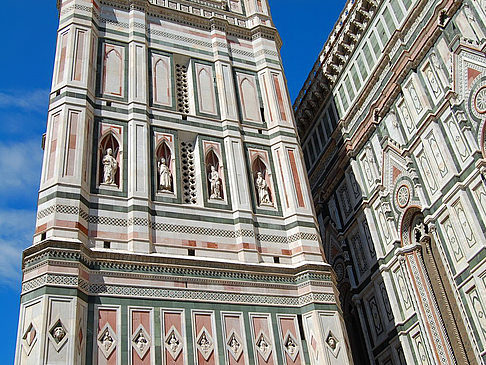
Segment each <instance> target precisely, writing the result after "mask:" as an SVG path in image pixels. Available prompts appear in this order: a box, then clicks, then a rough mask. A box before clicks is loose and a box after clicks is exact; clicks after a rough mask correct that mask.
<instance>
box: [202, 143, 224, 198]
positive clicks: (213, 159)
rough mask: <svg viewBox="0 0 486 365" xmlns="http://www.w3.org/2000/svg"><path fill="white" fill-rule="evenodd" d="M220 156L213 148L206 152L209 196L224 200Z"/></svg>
mask: <svg viewBox="0 0 486 365" xmlns="http://www.w3.org/2000/svg"><path fill="white" fill-rule="evenodd" d="M219 161H220V160H219V158H218V156H217V155H216V153H215V152H214V150H213V149H210V150H209V151H208V152H207V153H206V159H205V162H206V164H205V165H206V177H207V182H208V197H209V199H211V200H223V199H224V188H223V180H222V177H223V171H222V170H223V169H222V166H221V164H220V162H219Z"/></svg>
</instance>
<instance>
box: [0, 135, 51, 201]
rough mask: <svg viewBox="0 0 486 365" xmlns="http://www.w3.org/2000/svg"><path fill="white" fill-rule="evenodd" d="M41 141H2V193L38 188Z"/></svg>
mask: <svg viewBox="0 0 486 365" xmlns="http://www.w3.org/2000/svg"><path fill="white" fill-rule="evenodd" d="M40 144H41V141H40V139H39V140H31V141H26V142H16V143H8V142H7V143H6V142H0V171H1V174H2V175H1V179H0V195H1V194H4V193H9V194H15V190H21V191H25V190H30V189H38V187H39V179H40V170H41V165H42V152H43V151H42V148H41V147H40Z"/></svg>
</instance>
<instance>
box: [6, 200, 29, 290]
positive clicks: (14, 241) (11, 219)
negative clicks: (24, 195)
mask: <svg viewBox="0 0 486 365" xmlns="http://www.w3.org/2000/svg"><path fill="white" fill-rule="evenodd" d="M34 226H35V211H32V210H17V209H5V210H0V250H1V255H0V285H2V284H5V285H8V286H11V287H12V288H15V289H18V288H19V285H20V282H21V279H22V272H21V263H22V251H23V250H24V249H25V248H27V247H29V246H30V245H31V244H32V235H33V231H34Z"/></svg>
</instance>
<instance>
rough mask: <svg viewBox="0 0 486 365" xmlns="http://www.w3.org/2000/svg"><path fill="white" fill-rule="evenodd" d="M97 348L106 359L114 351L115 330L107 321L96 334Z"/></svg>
mask: <svg viewBox="0 0 486 365" xmlns="http://www.w3.org/2000/svg"><path fill="white" fill-rule="evenodd" d="M97 342H98V348H99V349H100V350H101V352H102V353H103V355H104V356H105V358H106V359H108V358H109V357H110V355H111V354H112V353H113V351H115V348H116V345H117V340H116V334H115V331H113V328H111V326H110V324H109V323H106V324H105V325H104V327H103V328H102V329H101V331H100V332H99V334H98V338H97Z"/></svg>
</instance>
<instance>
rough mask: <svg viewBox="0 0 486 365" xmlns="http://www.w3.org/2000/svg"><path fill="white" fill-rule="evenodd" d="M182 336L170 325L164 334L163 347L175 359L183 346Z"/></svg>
mask: <svg viewBox="0 0 486 365" xmlns="http://www.w3.org/2000/svg"><path fill="white" fill-rule="evenodd" d="M183 343H184V342H183V341H182V336H181V334H180V333H179V331H177V329H176V328H175V327H174V326H172V327H171V328H170V329H169V331H168V332H167V336H165V348H166V349H167V351H168V352H169V354H170V356H172V358H173V359H174V360H177V358H178V357H179V355H180V353H181V352H182V349H183V347H184V345H183Z"/></svg>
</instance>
